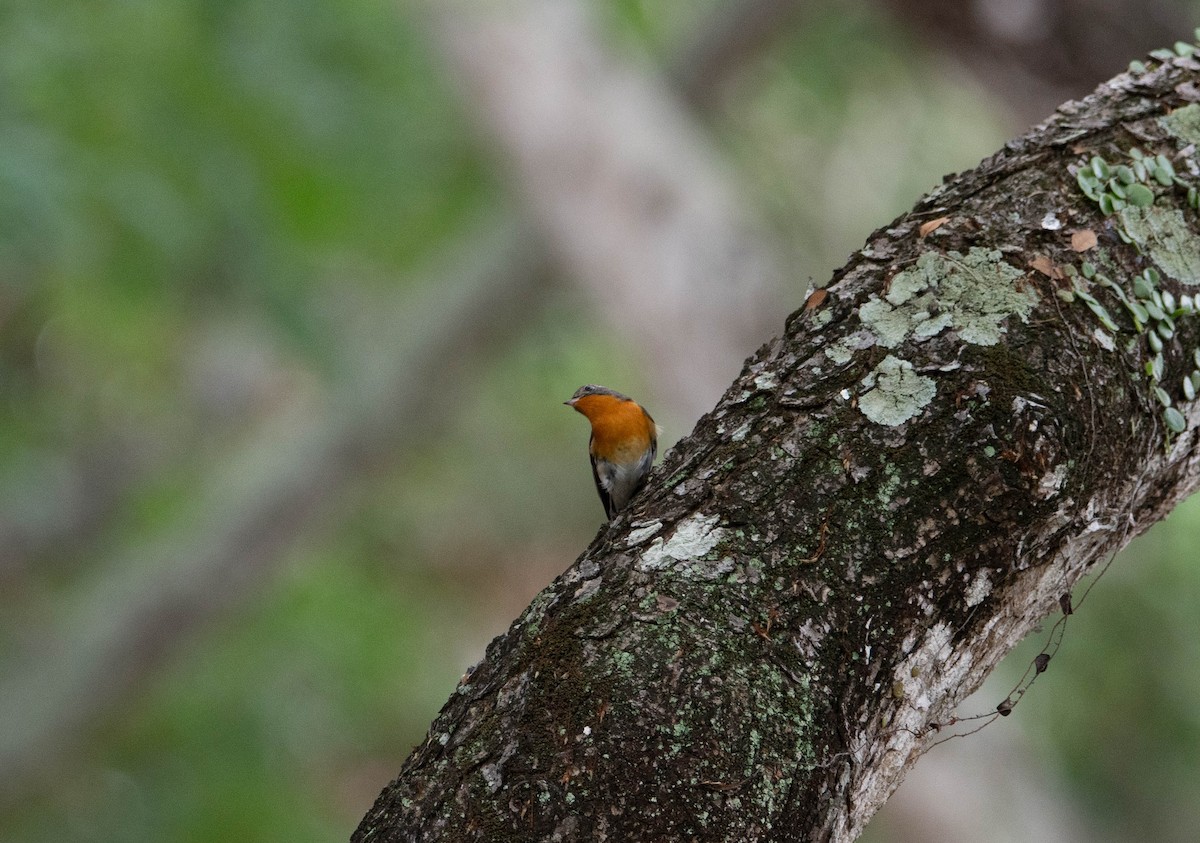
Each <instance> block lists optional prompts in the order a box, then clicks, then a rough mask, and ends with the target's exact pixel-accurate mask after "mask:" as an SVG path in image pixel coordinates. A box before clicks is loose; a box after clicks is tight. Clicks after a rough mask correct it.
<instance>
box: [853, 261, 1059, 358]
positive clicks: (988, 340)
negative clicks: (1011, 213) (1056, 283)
mask: <svg viewBox="0 0 1200 843" xmlns="http://www.w3.org/2000/svg"><path fill="white" fill-rule="evenodd" d="M1023 276H1024V273H1023V272H1022V271H1021V270H1020V269H1017V268H1016V267H1014V266H1012V265H1010V264H1009V263H1007V262H1006V261H1005V260H1004V259H1003V256H1002V255H1001V254H1000V252H999V251H995V250H992V251H989V250H987V249H981V248H979V247H972V248H971V249H970V250H968V252H967V254H965V255H964V254H962V253H960V252H950V253H948V254H945V255H943V254H941V253H940V252H936V251H929V252H925V253H924V254H922V255H921V257H920V258H918V259H917V263H916V266H914V267H913V268H911V269H906V270H905V271H904V272H901V273H899V274H897V275H896V276H894V277H893V278H892V280H891V283H890V285H889V287H888V291H887V293H886V294H885V295H884V296H883V297H882V298H881V297H879V296H872V297H871V299H870V300H868V301H867V302H866V303H865V304H863V306H862V307H861V308H859V317H860V318H861V319H862V322H863V324H864V325H866V326H867V327H869V328H870V329H871V330H872V331H873V332H874V334H875V337H876V339H877V341H878V342H879V344H880V345H883V346H885V347H887V348H895V347H897V346H898V345H900V343H902V342H904V341H905V340H906V339H908V338H909V337H915V338H917V339H925V338H928V337H933V336H936V335H937V334H939V333H941V332H942V331H944V330H945V329H946V328H953V329H955V330H956V331H957V332H958V335H959V338H960V339H962V340H963V341H964V342H969V343H973V344H976V345H995V344H996V343H998V342H999V341H1000V336H1001V335H1002V334H1003V333H1004V331H1005V328H1004V324H1003V323H1004V320H1005V319H1006V318H1007V317H1009V316H1014V315H1015V316H1018V317H1020V319H1021V321H1026V320H1028V318H1029V313H1030V311H1031V310H1032V309H1033V306H1034V305H1035V304H1037V300H1038V297H1037V293H1036V292H1035V291H1034V290H1033V288H1032V287H1031V286H1027V285H1022V284H1021V283H1020V281H1021V279H1022V277H1023Z"/></svg>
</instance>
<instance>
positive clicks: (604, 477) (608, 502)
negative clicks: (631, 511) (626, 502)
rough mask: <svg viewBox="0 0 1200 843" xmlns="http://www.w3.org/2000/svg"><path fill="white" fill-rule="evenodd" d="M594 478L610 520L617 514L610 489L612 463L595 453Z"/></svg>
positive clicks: (593, 460)
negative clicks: (598, 457) (599, 457)
mask: <svg viewBox="0 0 1200 843" xmlns="http://www.w3.org/2000/svg"><path fill="white" fill-rule="evenodd" d="M591 456H592V479H593V480H595V481H596V491H597V492H598V493H599V494H600V503H602V504H604V515H605V517H607V518H608V520H609V521H611V520H612V517H613V516H614V515H616V510H615V508H614V507H613V499H612V495H611V494H610V493H609V489H611V488H612V481H613V478H612V463H610V462H609V461H608V460H601V459H597V458H596V455H595V454H592V455H591Z"/></svg>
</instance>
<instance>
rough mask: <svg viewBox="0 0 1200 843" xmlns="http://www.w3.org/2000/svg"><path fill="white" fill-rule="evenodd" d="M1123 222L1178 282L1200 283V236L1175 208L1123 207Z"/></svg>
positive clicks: (1161, 266) (1144, 248)
mask: <svg viewBox="0 0 1200 843" xmlns="http://www.w3.org/2000/svg"><path fill="white" fill-rule="evenodd" d="M1119 213H1120V215H1121V225H1122V226H1123V227H1124V229H1125V233H1126V234H1128V235H1129V236H1130V237H1131V238H1133V241H1134V242H1135V243H1137V244H1138V247H1139V248H1140V249H1141V250H1142V251H1143V252H1144V253H1146V254H1148V255H1149V256H1150V259H1151V260H1152V261H1154V263H1155V264H1156V265H1157V266H1158V268H1159V269H1161V270H1162V271H1163V273H1164V274H1166V275H1169V276H1170V277H1171V278H1174V279H1175V280H1176V281H1180V282H1182V283H1184V284H1192V285H1194V284H1200V238H1197V237H1196V234H1195V232H1193V231H1192V228H1191V226H1189V225H1188V223H1187V220H1185V219H1184V218H1183V212H1182V211H1179V210H1178V209H1175V208H1159V207H1157V206H1154V205H1152V206H1150V207H1149V208H1138V207H1135V206H1133V205H1130V206H1128V207H1125V208H1122V209H1121V210H1120V211H1119Z"/></svg>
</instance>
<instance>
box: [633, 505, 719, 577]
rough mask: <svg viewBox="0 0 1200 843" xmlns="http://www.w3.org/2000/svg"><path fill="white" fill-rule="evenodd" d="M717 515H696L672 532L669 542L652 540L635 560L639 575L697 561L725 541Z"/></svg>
mask: <svg viewBox="0 0 1200 843" xmlns="http://www.w3.org/2000/svg"><path fill="white" fill-rule="evenodd" d="M717 521H718V518H717V516H716V515H696V516H694V517H692V518H689V519H687V520H686V521H683V522H681V523H680V524H679V526H678V527H676V528H675V532H674V533H672V534H671V537H670V538H669V539H665V540H664V539H662V538H657V539H655V540H654V541H653V542H652V543H651V544H650V546H649V547H648V548H646V550H645V551H643V552H642V558H641V559H639V560H638V563H637V567H638V570H639V571H643V572H648V571H659V570H662V569H663V568H666V567H668V566H670V565H671V564H672V563H674V562H684V561H688V560H693V559H700V558H701V557H703V556H704V555H705V554H707V553H708V552H709V551H710V550H712V549H713V548H714V547H716V546H717V545H718V544H719V543H720V542H721V539H723V538H724V537H725V530H724V529H722V528H720V527H718V526H717Z"/></svg>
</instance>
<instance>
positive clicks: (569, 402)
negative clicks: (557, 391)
mask: <svg viewBox="0 0 1200 843" xmlns="http://www.w3.org/2000/svg"><path fill="white" fill-rule="evenodd" d="M576 400H577V399H575V398H572V399H571V400H569V401H564V402H563V403H564V404H566V405H567V406H568V407H574V406H575V401H576Z"/></svg>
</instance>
